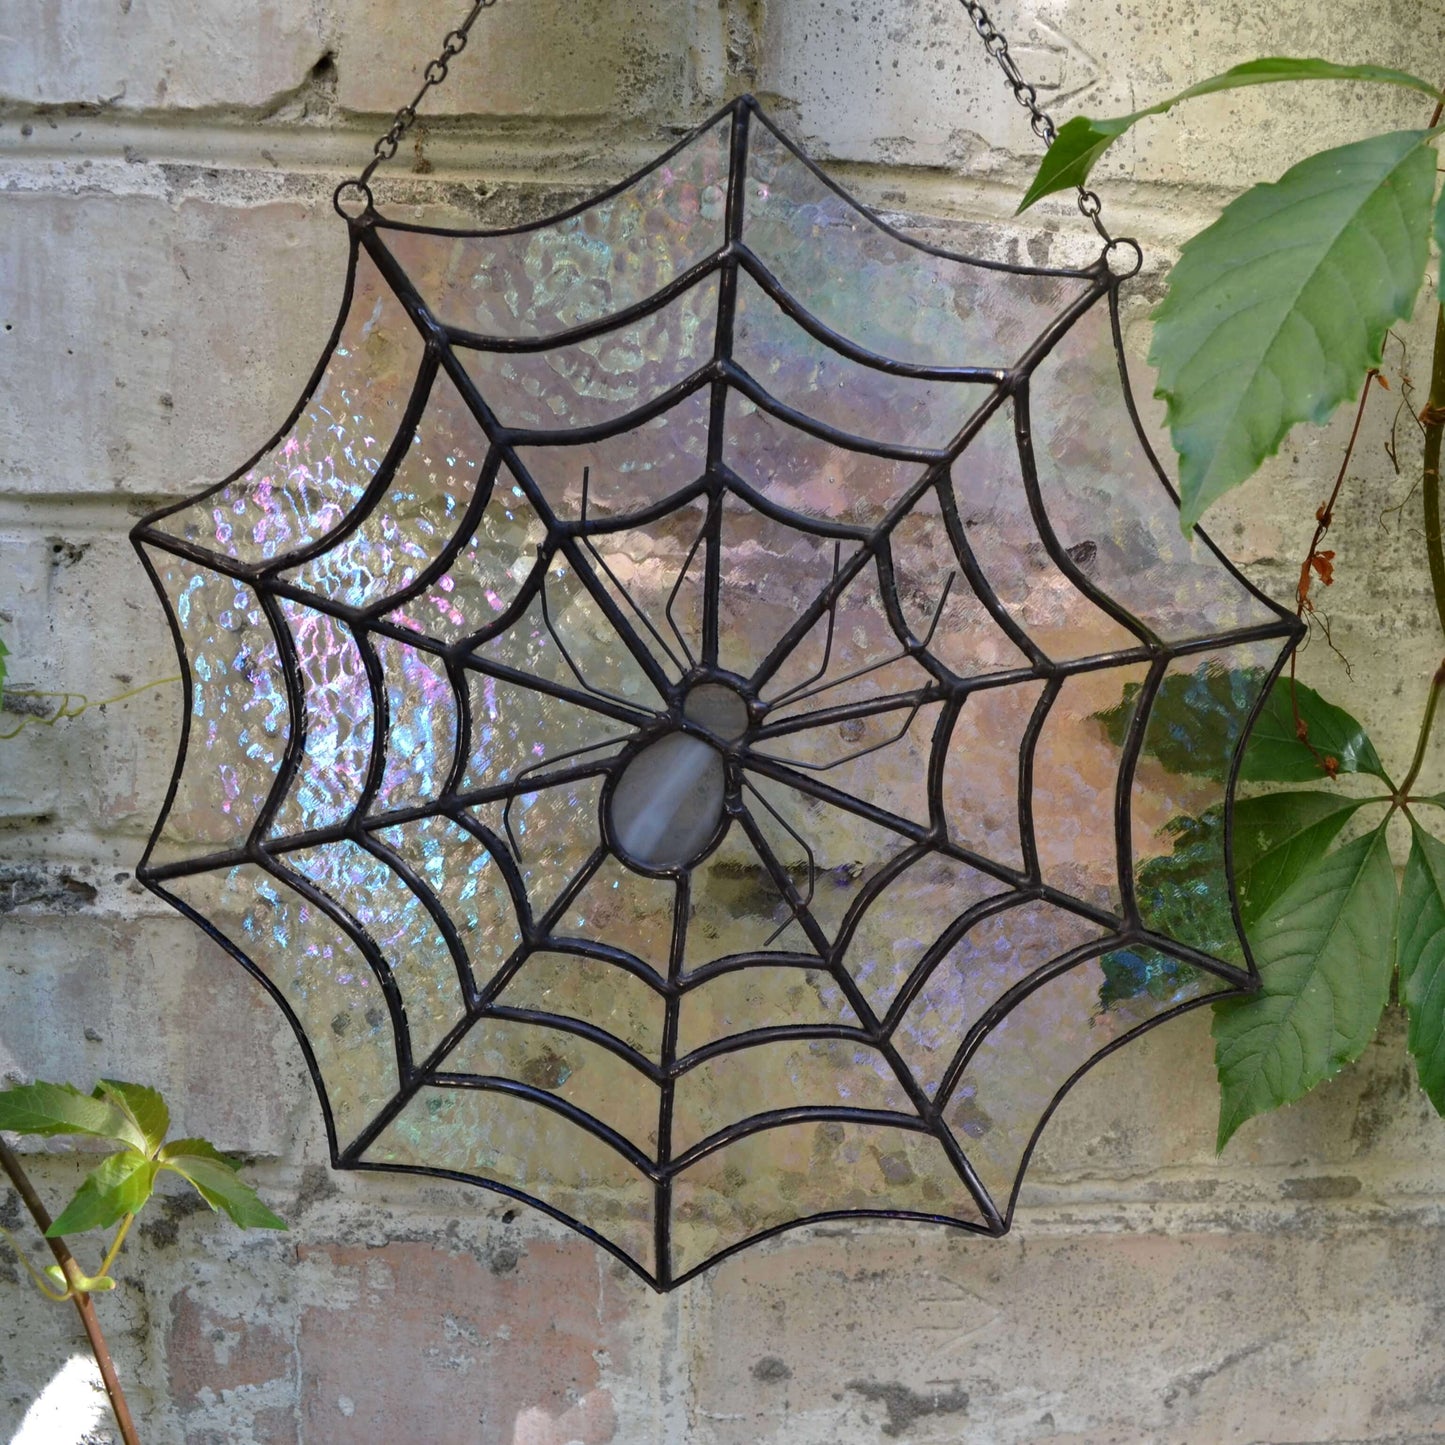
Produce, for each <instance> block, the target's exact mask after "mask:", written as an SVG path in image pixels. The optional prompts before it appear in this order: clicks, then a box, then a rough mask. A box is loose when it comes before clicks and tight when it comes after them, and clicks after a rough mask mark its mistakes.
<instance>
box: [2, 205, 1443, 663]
mask: <svg viewBox="0 0 1445 1445" xmlns="http://www.w3.org/2000/svg"><path fill="white" fill-rule="evenodd" d="M1435 247H1436V249H1437V250H1438V251H1439V252H1440V254H1441V255H1442V256H1445V191H1442V192H1441V193H1440V199H1439V200H1438V201H1436V202H1435ZM0 650H3V649H0ZM4 680H5V664H4V663H3V662H0V682H4Z"/></svg>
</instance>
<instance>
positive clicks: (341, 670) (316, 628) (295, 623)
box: [271, 597, 376, 836]
mask: <svg viewBox="0 0 1445 1445" xmlns="http://www.w3.org/2000/svg"><path fill="white" fill-rule="evenodd" d="M278 606H279V607H280V608H281V614H282V616H283V617H284V618H285V619H286V625H287V627H288V628H289V629H290V631H291V645H292V647H293V648H294V649H295V652H296V667H297V671H298V673H299V674H300V678H301V692H302V697H303V699H304V701H305V708H306V747H305V749H304V750H303V751H302V753H301V757H300V760H299V762H298V765H297V772H296V778H295V781H294V782H293V783H292V785H291V788H290V790H289V791H288V792H287V794H286V797H285V800H284V801H283V802H282V804H281V807H280V809H279V810H278V811H277V813H276V818H275V821H274V822H273V823H272V825H271V832H272V835H273V836H275V835H277V834H281V833H297V832H302V831H304V830H306V829H308V828H324V827H327V826H328V825H329V824H332V823H339V822H340V821H341V820H342V819H343V818H346V817H348V816H349V815H350V814H351V812H352V811H353V810H354V809H355V808H356V807H357V806H358V805H359V804H360V802H361V790H362V787H363V785H364V784H365V782H366V775H367V770H368V769H369V767H370V766H371V748H372V739H373V736H374V732H375V726H376V722H375V717H374V715H373V710H372V705H371V684H370V682H369V681H368V679H367V675H366V664H365V663H364V662H363V661H362V660H361V650H360V649H359V648H358V647H357V645H356V639H355V638H354V637H353V636H352V634H351V632H350V630H349V629H348V627H347V625H346V624H345V623H344V622H340V621H338V620H337V619H336V618H334V617H330V616H328V615H327V614H326V613H324V612H317V611H315V610H313V609H312V608H310V607H304V606H302V605H301V604H300V603H299V602H292V601H291V600H290V599H289V598H287V597H282V598H279V599H278Z"/></svg>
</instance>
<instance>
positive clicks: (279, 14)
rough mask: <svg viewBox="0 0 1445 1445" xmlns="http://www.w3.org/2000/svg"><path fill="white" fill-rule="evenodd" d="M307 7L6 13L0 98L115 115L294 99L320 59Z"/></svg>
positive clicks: (164, 2) (158, 6)
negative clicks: (73, 105)
mask: <svg viewBox="0 0 1445 1445" xmlns="http://www.w3.org/2000/svg"><path fill="white" fill-rule="evenodd" d="M320 14H321V12H320V9H319V7H317V6H313V5H308V4H306V3H305V0H260V3H257V4H251V3H248V0H223V3H220V4H212V5H206V6H204V7H202V8H197V7H195V6H192V5H188V4H186V3H185V0H157V3H149V4H147V3H145V0H142V3H141V4H139V5H137V4H134V3H132V0H105V3H103V4H96V3H93V0H59V3H56V4H52V5H46V6H43V7H42V8H40V9H38V10H35V11H33V12H30V13H28V14H27V15H26V16H25V17H24V19H23V21H22V18H21V14H20V12H19V11H18V10H14V11H11V12H9V14H8V15H7V17H6V18H7V19H8V20H9V22H10V23H9V24H8V25H6V26H5V37H4V43H3V44H0V97H3V98H4V99H5V100H9V101H22V102H32V103H38V104H45V105H63V104H66V103H78V104H82V105H97V106H103V107H106V108H107V109H116V110H146V109H154V108H159V107H165V108H192V107H200V106H218V105H249V106H261V105H265V104H267V103H268V102H272V101H274V100H275V99H276V98H277V97H278V96H281V95H283V94H284V93H285V92H287V91H290V90H293V89H294V88H296V87H297V86H299V85H300V84H301V83H302V82H303V81H304V80H305V78H306V75H307V72H308V71H309V70H310V69H311V67H312V66H313V65H315V63H316V62H317V60H318V59H319V58H320V57H321V56H322V55H323V54H325V53H326V50H327V41H326V39H325V38H324V32H323V26H322V24H321V23H320V21H319V18H318V17H319V15H320Z"/></svg>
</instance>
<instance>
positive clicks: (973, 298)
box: [743, 122, 1085, 366]
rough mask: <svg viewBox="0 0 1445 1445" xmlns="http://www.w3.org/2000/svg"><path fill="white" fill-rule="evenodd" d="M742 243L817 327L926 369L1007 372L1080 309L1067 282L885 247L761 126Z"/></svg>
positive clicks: (898, 242)
mask: <svg viewBox="0 0 1445 1445" xmlns="http://www.w3.org/2000/svg"><path fill="white" fill-rule="evenodd" d="M745 195H746V200H745V216H746V219H745V221H744V224H743V239H744V240H745V241H746V242H747V243H748V245H749V246H750V247H751V248H752V249H753V250H754V251H755V252H756V253H757V255H758V257H759V258H760V259H761V260H762V262H763V264H764V265H765V266H766V267H767V268H768V269H769V270H770V271H771V272H772V273H773V274H774V275H775V276H776V277H777V278H778V280H779V281H781V282H782V284H783V285H784V286H785V287H786V288H787V289H788V291H789V292H791V293H792V294H793V295H794V296H796V297H797V298H798V299H799V300H801V301H802V302H803V303H804V304H805V305H807V306H808V308H809V309H810V310H811V311H812V312H813V314H814V315H815V316H817V318H818V319H819V320H820V321H821V322H823V324H824V325H826V326H828V327H830V328H831V329H832V330H833V331H836V332H838V333H839V334H840V335H841V336H843V337H845V338H846V339H847V340H849V341H852V342H854V343H856V344H857V345H859V346H866V347H867V348H868V349H869V350H870V351H876V352H879V353H881V354H882V355H884V356H891V357H895V358H896V359H898V360H899V361H911V362H917V363H919V364H922V365H926V366H1011V365H1013V364H1014V363H1015V362H1016V361H1018V360H1019V359H1020V357H1022V356H1023V354H1024V352H1026V351H1027V350H1028V348H1029V347H1030V346H1031V345H1032V344H1033V343H1034V341H1035V340H1036V338H1037V337H1038V334H1039V333H1040V332H1041V331H1042V330H1043V329H1044V328H1045V327H1046V326H1047V325H1048V324H1049V323H1050V322H1051V321H1052V320H1053V319H1054V318H1055V317H1056V316H1057V315H1058V314H1059V312H1061V311H1063V310H1064V309H1065V307H1066V306H1068V305H1069V304H1070V303H1071V302H1072V301H1074V300H1075V299H1076V298H1078V297H1081V296H1082V295H1083V294H1084V291H1085V287H1084V283H1082V282H1080V281H1078V280H1076V279H1074V278H1070V277H1061V276H1050V275H1048V274H1042V275H1037V274H1036V275H1029V274H1022V275H1021V274H1018V273H1017V272H1008V271H994V270H989V269H987V268H986V267H983V266H980V265H976V264H971V263H969V262H967V261H958V260H953V259H952V258H950V257H945V256H934V255H930V254H929V253H928V252H926V251H920V250H918V249H917V248H916V247H914V246H912V245H910V244H909V243H908V242H907V241H905V240H903V239H901V238H900V237H897V236H893V235H890V234H889V233H888V232H887V231H885V230H883V229H882V227H880V226H879V225H878V224H877V223H876V222H874V221H872V220H870V219H869V218H868V217H867V216H865V215H864V214H863V213H862V212H861V211H859V210H858V208H857V206H856V205H855V204H854V202H852V201H851V200H849V199H848V197H846V196H844V195H842V194H841V193H839V192H838V191H835V190H834V189H833V188H832V187H831V186H829V185H828V184H827V183H826V182H825V181H822V180H819V179H818V177H817V176H815V175H814V174H813V173H812V172H811V171H810V170H809V169H808V168H807V166H805V165H804V164H803V162H802V161H800V160H799V159H798V158H797V157H796V156H795V155H794V154H793V153H792V152H791V151H790V150H789V149H788V148H787V147H786V146H785V145H784V144H783V143H782V141H781V140H779V139H778V137H777V136H776V135H775V134H773V132H772V131H771V130H770V129H769V128H768V126H767V123H766V122H763V123H762V124H760V125H754V127H753V128H752V134H751V137H750V143H749V146H748V167H747V181H746V192H745Z"/></svg>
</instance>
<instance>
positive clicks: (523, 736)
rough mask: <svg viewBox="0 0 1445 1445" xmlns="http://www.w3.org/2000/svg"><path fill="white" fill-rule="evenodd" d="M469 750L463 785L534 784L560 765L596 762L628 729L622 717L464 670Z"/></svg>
mask: <svg viewBox="0 0 1445 1445" xmlns="http://www.w3.org/2000/svg"><path fill="white" fill-rule="evenodd" d="M468 681H469V683H470V685H471V702H472V755H471V759H470V761H469V763H468V765H467V771H466V776H465V778H464V780H463V783H462V787H463V790H464V791H467V792H471V791H480V790H483V789H492V788H496V787H498V786H499V785H501V784H504V783H509V782H513V781H516V782H518V783H521V784H525V785H526V786H530V787H537V786H539V785H540V784H541V783H542V782H543V781H545V779H546V776H547V774H548V773H550V772H553V771H556V770H559V769H561V768H564V767H572V766H577V767H584V766H593V765H600V763H601V762H602V760H603V759H605V758H606V757H608V756H609V755H610V754H611V753H612V752H615V751H616V749H617V748H618V747H619V746H621V743H622V741H623V740H624V739H625V738H626V737H627V735H628V729H627V726H626V724H625V723H619V722H618V721H617V720H616V719H614V718H610V717H606V716H604V715H603V714H602V713H596V712H592V711H590V710H589V709H587V708H585V707H578V706H577V705H576V704H575V703H572V702H569V701H568V700H567V699H566V698H559V697H554V696H552V695H551V694H549V693H544V692H539V691H537V690H535V689H533V688H530V687H523V686H522V685H520V684H518V683H514V682H509V681H507V680H506V679H505V678H500V677H491V676H488V675H487V674H485V673H478V672H474V673H469V674H468Z"/></svg>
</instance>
